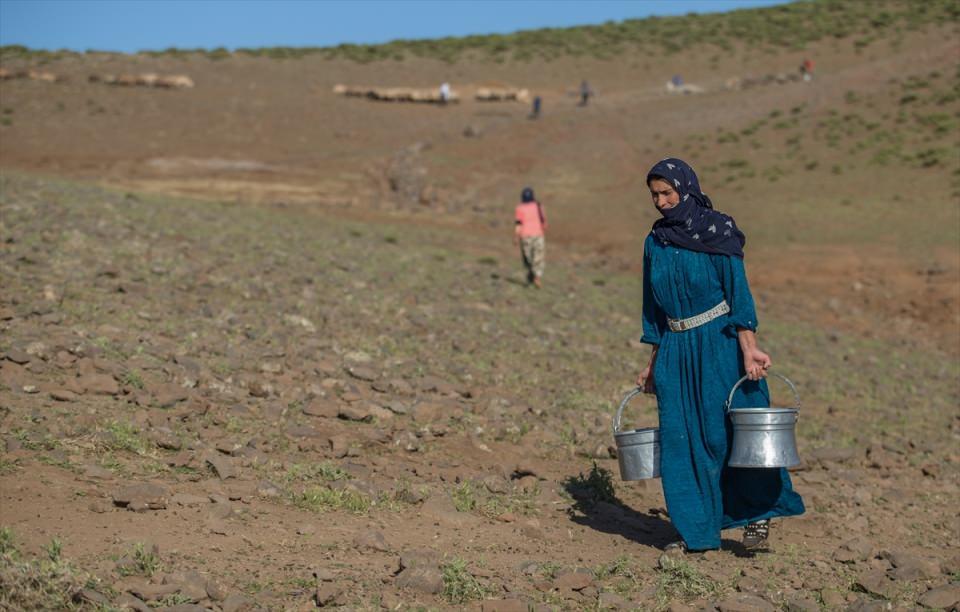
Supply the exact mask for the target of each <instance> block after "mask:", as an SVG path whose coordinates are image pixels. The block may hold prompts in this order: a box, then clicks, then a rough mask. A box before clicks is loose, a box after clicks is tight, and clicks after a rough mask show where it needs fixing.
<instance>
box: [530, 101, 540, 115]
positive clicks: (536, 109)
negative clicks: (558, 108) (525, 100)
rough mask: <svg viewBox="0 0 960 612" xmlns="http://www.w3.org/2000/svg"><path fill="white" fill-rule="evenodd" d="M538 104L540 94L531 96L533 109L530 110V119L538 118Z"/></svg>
mask: <svg viewBox="0 0 960 612" xmlns="http://www.w3.org/2000/svg"><path fill="white" fill-rule="evenodd" d="M540 105H541V100H540V96H535V97H534V98H533V110H531V111H530V117H529V118H530V119H539V118H540Z"/></svg>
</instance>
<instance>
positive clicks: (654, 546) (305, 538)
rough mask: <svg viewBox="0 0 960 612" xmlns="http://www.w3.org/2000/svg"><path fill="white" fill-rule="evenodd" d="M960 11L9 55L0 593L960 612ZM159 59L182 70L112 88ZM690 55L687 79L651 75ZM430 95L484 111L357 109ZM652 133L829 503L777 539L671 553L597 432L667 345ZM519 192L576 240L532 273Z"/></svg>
mask: <svg viewBox="0 0 960 612" xmlns="http://www.w3.org/2000/svg"><path fill="white" fill-rule="evenodd" d="M868 6H869V7H871V8H870V10H867V9H866V8H864V7H868ZM957 34H958V32H957V11H956V4H955V3H951V2H929V3H922V4H918V3H911V2H876V3H869V4H867V3H854V2H801V3H795V4H791V5H787V6H784V7H774V8H770V9H762V10H752V11H738V12H735V13H730V14H725V15H705V16H696V15H694V16H686V17H681V18H671V19H650V20H637V21H629V22H625V23H621V24H605V25H603V26H591V27H584V28H575V29H570V30H556V31H553V30H551V31H538V32H525V33H518V34H516V35H510V36H503V37H496V36H495V37H471V38H468V39H449V40H441V41H397V42H395V43H391V44H389V45H384V46H379V47H351V46H346V47H342V48H337V49H300V50H294V49H262V50H239V51H237V52H234V53H230V52H226V51H222V50H219V51H182V50H168V51H165V52H151V53H141V54H137V55H118V54H107V53H99V52H91V53H85V54H74V53H64V52H52V51H31V50H25V49H19V48H10V47H7V48H4V49H2V50H0V67H2V68H4V69H7V70H9V71H10V72H11V73H12V74H17V73H20V72H24V73H25V72H26V71H28V70H31V69H32V70H35V71H45V72H50V73H52V74H54V75H56V76H58V77H60V78H59V79H58V80H57V81H56V82H47V81H42V80H32V79H29V78H13V79H9V80H4V81H0V236H3V240H2V241H0V277H2V278H3V279H4V280H3V287H4V291H3V292H2V293H0V329H2V330H3V333H2V335H0V354H2V358H0V394H2V398H3V401H2V402H0V437H2V439H3V445H0V450H3V451H4V452H3V453H2V454H0V555H2V564H0V587H3V588H0V607H5V606H6V607H10V608H12V609H17V608H29V607H33V608H36V609H62V608H65V607H69V606H73V607H77V608H87V609H111V608H112V607H116V608H123V607H124V606H130V607H133V608H134V609H136V606H141V607H142V606H143V605H144V603H143V602H149V603H150V604H151V606H154V607H158V608H163V607H165V606H166V607H169V608H171V609H177V610H180V609H184V610H185V609H188V608H186V607H184V606H190V605H199V606H202V607H204V608H206V609H217V610H228V609H230V610H238V609H250V608H253V607H255V606H261V607H263V608H266V609H308V608H310V607H312V606H313V605H314V603H313V602H316V601H317V600H319V601H321V602H323V604H324V605H326V606H328V607H333V608H343V609H462V608H464V607H469V606H473V608H474V609H483V610H512V609H524V610H526V609H528V607H533V608H534V609H570V610H574V609H577V610H579V609H609V608H620V609H632V608H639V609H667V608H669V609H674V610H682V609H687V608H686V607H685V606H690V607H692V608H693V609H711V610H713V609H721V610H734V609H747V608H749V609H758V610H767V609H771V610H772V609H792V610H814V609H848V608H849V609H857V610H868V609H880V607H882V606H885V605H887V604H889V605H890V606H891V607H892V608H893V609H904V610H906V609H915V608H916V607H917V606H918V605H923V606H926V607H931V608H937V607H948V606H949V605H952V603H949V602H948V603H942V602H944V601H947V600H948V599H950V597H952V596H953V595H952V594H956V593H957V590H958V586H957V583H958V576H960V565H958V561H960V548H958V547H957V544H956V542H957V537H956V536H957V534H956V525H955V524H953V523H952V522H951V520H950V519H949V518H948V517H952V516H953V514H954V511H951V510H950V508H951V507H954V506H955V502H956V499H957V497H958V492H960V488H958V475H960V456H958V454H957V452H956V448H957V439H958V437H960V420H958V415H957V411H956V407H957V405H958V404H960V370H958V365H957V355H958V346H960V206H958V204H960V140H958V137H957V133H958V132H957V124H958V119H960V62H958V59H957V58H958V57H960V42H958V41H960V37H958V36H957ZM685 37H686V38H685ZM804 58H811V59H813V60H814V62H815V70H814V76H813V79H812V81H810V82H804V81H802V80H799V79H796V78H793V75H795V74H796V72H797V67H798V66H799V65H800V63H801V62H802V61H803V59H804ZM144 73H157V74H164V75H172V74H179V75H189V77H190V78H191V79H192V80H193V81H194V83H195V87H193V88H188V89H159V88H151V87H136V86H132V87H121V86H111V85H106V84H104V83H103V82H102V80H101V82H96V81H91V80H89V76H90V75H97V76H98V77H102V76H103V75H119V74H132V75H136V74H144ZM677 74H679V75H682V78H683V80H684V81H685V83H687V84H692V85H696V86H698V87H700V88H702V90H703V91H702V93H696V94H690V95H673V94H669V93H667V91H666V88H665V84H666V82H667V81H669V80H670V79H671V77H672V76H674V75H677ZM767 75H769V76H770V77H771V78H769V79H767V78H765V77H766V76H767ZM582 79H588V80H589V82H590V84H591V86H592V88H593V89H594V90H595V91H596V97H595V98H594V99H592V100H591V101H590V103H589V104H588V105H587V106H585V107H579V106H577V102H578V100H577V87H578V85H579V83H580V81H581V80H582ZM443 81H449V82H450V83H451V84H452V86H453V88H454V90H455V91H458V92H460V93H461V94H462V97H463V100H462V102H460V103H459V104H455V105H448V106H438V105H429V104H403V103H395V104H390V103H383V102H376V101H372V100H366V99H359V98H348V97H342V96H338V95H335V94H334V93H333V86H334V85H336V84H340V83H343V84H351V85H378V86H411V87H436V86H437V85H439V83H441V82H443ZM486 86H515V87H526V88H528V89H529V90H530V91H531V93H532V94H533V95H539V96H541V97H542V99H543V109H544V112H543V115H542V116H541V117H540V118H539V119H536V120H531V119H528V117H527V115H528V113H529V112H530V107H529V105H528V104H521V103H493V102H477V101H475V100H473V99H472V94H473V92H474V91H475V90H476V89H477V88H479V87H486ZM668 155H673V156H678V157H683V158H685V159H687V160H688V161H690V162H691V164H692V165H693V166H694V167H695V168H696V169H697V171H698V172H699V174H700V177H701V182H702V184H703V185H704V188H705V190H706V191H708V192H709V193H710V195H711V198H712V199H713V201H714V202H715V203H716V204H717V206H718V208H720V209H721V210H724V211H726V212H729V213H731V214H733V215H734V216H736V218H737V221H738V224H739V225H740V226H741V227H742V228H743V229H744V230H745V232H746V234H747V236H748V242H747V257H746V262H747V265H748V269H749V273H750V277H751V283H752V285H753V288H754V293H755V296H756V298H757V302H758V307H759V310H760V317H761V321H762V324H761V330H760V340H761V342H762V343H763V345H764V347H765V348H766V349H767V350H769V352H770V353H771V354H772V355H773V358H774V362H775V364H776V366H777V368H778V369H779V370H780V371H781V372H783V373H785V374H787V375H788V376H790V378H791V379H793V380H794V382H796V383H797V385H798V387H799V388H800V390H801V394H802V397H803V408H802V417H801V420H800V423H799V428H800V429H799V438H800V446H801V448H800V452H801V456H802V457H803V459H804V465H803V466H802V467H801V469H799V470H797V471H796V472H795V473H794V478H795V481H796V483H797V487H798V489H799V490H800V491H801V493H803V495H804V496H805V498H806V500H807V506H808V512H807V514H806V515H805V516H804V517H803V518H800V519H796V520H791V521H785V522H783V523H782V527H781V524H777V525H776V526H775V528H774V536H773V545H772V548H771V550H769V551H764V552H761V553H757V554H749V553H747V551H744V550H743V549H742V548H741V547H739V545H738V544H737V543H736V540H737V539H738V538H739V534H737V533H733V532H731V533H729V534H725V535H726V536H727V537H729V538H730V539H729V540H725V549H724V550H723V551H721V552H717V553H709V554H707V555H702V556H690V557H688V558H685V559H681V560H680V561H676V560H670V559H667V560H662V559H661V552H662V550H661V549H662V547H663V546H664V545H665V544H666V543H667V542H669V541H671V540H673V539H675V533H674V531H673V529H672V527H670V525H669V522H668V520H667V516H666V511H665V509H664V502H663V498H662V494H661V491H660V487H659V484H658V483H656V482H649V483H645V484H644V483H624V482H622V481H620V480H619V477H618V473H617V464H616V459H614V458H612V456H611V452H610V448H609V447H610V445H611V444H612V438H611V435H610V427H611V417H612V413H613V409H614V407H615V405H616V403H617V402H618V400H619V398H620V397H621V396H622V394H623V393H624V392H625V391H626V390H628V389H629V388H630V387H631V384H632V381H633V380H634V378H635V376H636V373H637V371H638V370H639V368H640V367H641V366H642V365H643V364H644V363H645V361H646V359H647V357H648V349H647V348H646V347H645V346H641V345H640V344H639V342H638V341H637V338H638V336H639V333H640V332H639V302H640V280H641V279H640V274H639V257H640V248H641V243H642V240H643V237H644V236H645V235H646V233H647V231H648V228H649V225H650V223H651V222H652V221H653V220H654V218H655V211H654V210H653V208H652V206H651V205H650V203H649V194H648V192H647V191H646V188H645V185H644V177H645V173H646V170H647V168H649V166H650V165H651V164H652V163H654V162H655V161H657V160H658V159H660V158H662V157H665V156H668ZM526 185H532V186H533V187H534V188H535V189H536V190H537V193H538V194H539V195H540V196H541V197H542V199H543V201H544V203H545V205H546V209H547V214H548V216H549V219H550V225H551V232H550V236H549V238H548V245H549V246H548V265H547V275H546V278H545V285H546V286H545V289H544V290H543V291H540V292H538V291H534V290H530V289H527V288H525V287H524V286H523V284H522V282H521V280H520V279H521V275H520V270H519V262H518V261H517V256H516V254H515V252H514V251H513V249H512V247H511V245H510V232H511V224H512V219H511V212H512V208H513V205H514V204H515V200H516V199H517V196H518V194H519V191H520V189H521V188H522V187H524V186H526ZM778 397H780V396H778ZM782 398H783V401H785V400H786V399H787V395H786V393H783V395H782ZM635 403H636V406H635V408H634V409H635V410H636V412H635V413H634V414H633V415H632V418H633V420H634V422H636V423H637V424H638V425H640V424H643V425H645V424H650V423H651V422H652V421H653V420H655V418H656V417H655V414H656V413H655V406H654V405H653V400H651V399H650V398H642V399H640V400H637V401H636V402H635ZM905 517H908V518H905ZM81 525H82V527H81ZM417 567H420V568H422V571H412V570H414V569H416V568H417ZM405 568H410V569H409V570H408V569H405ZM83 589H86V590H83ZM431 591H435V592H431ZM75 594H77V595H76V598H73V597H74V595H75ZM134 598H136V599H134ZM957 599H960V595H958V596H957ZM951 601H953V600H951ZM938 602H939V603H938ZM98 606H99V608H98ZM176 606H180V607H176ZM244 606H247V607H246V608H245V607H244ZM738 606H739V607H738ZM751 606H752V607H751Z"/></svg>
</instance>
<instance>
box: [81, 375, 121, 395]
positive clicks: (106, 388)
mask: <svg viewBox="0 0 960 612" xmlns="http://www.w3.org/2000/svg"><path fill="white" fill-rule="evenodd" d="M77 383H78V384H79V385H80V386H81V387H82V388H83V389H84V390H86V392H87V393H92V394H94V395H117V394H118V393H120V385H118V384H117V381H116V380H114V379H113V376H108V375H106V374H87V375H85V376H81V377H80V378H79V379H78V380H77Z"/></svg>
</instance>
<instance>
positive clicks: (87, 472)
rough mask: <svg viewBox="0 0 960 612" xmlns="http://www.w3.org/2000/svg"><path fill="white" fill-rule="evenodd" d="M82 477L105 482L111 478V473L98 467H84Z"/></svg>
mask: <svg viewBox="0 0 960 612" xmlns="http://www.w3.org/2000/svg"><path fill="white" fill-rule="evenodd" d="M83 475H84V476H85V477H87V478H96V479H99V480H106V479H108V478H113V472H111V471H110V470H108V469H106V468H102V467H100V466H99V465H86V466H84V467H83Z"/></svg>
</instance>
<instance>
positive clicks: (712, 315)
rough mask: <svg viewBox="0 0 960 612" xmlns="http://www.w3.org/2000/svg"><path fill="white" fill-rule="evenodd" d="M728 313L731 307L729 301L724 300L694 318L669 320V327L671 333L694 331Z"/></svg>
mask: <svg viewBox="0 0 960 612" xmlns="http://www.w3.org/2000/svg"><path fill="white" fill-rule="evenodd" d="M728 312H730V305H729V304H727V300H723V301H722V302H720V303H719V304H717V305H716V306H714V307H713V308H711V309H710V310H708V311H707V312H701V313H700V314H698V315H696V316H694V317H690V318H687V319H667V325H669V326H670V331H674V332H682V331H686V330H688V329H693V328H694V327H700V326H701V325H703V324H704V323H709V322H710V321H713V320H714V319H716V318H717V317H719V316H720V315H724V314H727V313H728Z"/></svg>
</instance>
